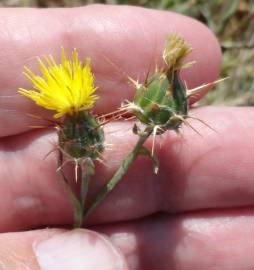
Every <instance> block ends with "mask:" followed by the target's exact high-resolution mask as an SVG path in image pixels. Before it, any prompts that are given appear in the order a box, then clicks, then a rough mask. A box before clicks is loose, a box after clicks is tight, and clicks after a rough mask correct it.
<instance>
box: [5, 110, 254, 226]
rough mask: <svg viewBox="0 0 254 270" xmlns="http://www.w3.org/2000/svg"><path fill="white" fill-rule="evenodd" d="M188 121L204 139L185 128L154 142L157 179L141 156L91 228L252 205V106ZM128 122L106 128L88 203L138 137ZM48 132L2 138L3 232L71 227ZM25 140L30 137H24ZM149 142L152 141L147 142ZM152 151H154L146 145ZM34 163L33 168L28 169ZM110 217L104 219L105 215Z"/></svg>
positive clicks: (208, 112) (203, 114)
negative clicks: (101, 161) (102, 154)
mask: <svg viewBox="0 0 254 270" xmlns="http://www.w3.org/2000/svg"><path fill="white" fill-rule="evenodd" d="M195 115H196V116H197V117H200V118H202V119H203V120H204V121H206V122H207V123H208V124H210V125H211V126H212V127H213V128H214V129H216V131H217V133H216V132H214V131H212V130H210V129H209V128H207V127H205V126H203V125H202V124H201V123H199V122H194V121H193V122H192V123H191V124H192V125H193V126H194V127H195V128H196V129H197V130H198V131H199V132H200V133H201V134H202V136H203V137H200V136H199V135H197V134H196V133H195V132H194V131H192V130H191V129H190V128H186V127H184V128H183V130H182V133H183V136H182V137H179V136H176V135H174V133H172V132H168V133H167V134H165V136H164V138H162V139H161V144H162V145H161V149H160V148H159V144H160V141H159V140H160V139H156V148H155V153H156V154H158V157H159V160H160V170H159V174H158V175H155V174H153V172H152V163H151V161H150V160H149V159H148V158H146V157H140V158H139V159H138V160H137V161H136V162H135V163H134V164H133V166H132V167H131V169H130V171H129V172H128V173H127V175H126V176H125V177H124V179H123V180H121V182H120V183H119V185H118V186H117V187H116V188H115V189H114V190H113V191H112V193H111V194H110V195H109V196H108V197H107V198H106V200H105V201H104V202H103V203H102V204H101V205H100V206H99V207H98V208H97V209H96V210H95V211H94V213H93V214H92V215H91V217H90V221H89V223H90V224H95V223H96V224H99V223H103V222H114V221H124V220H128V219H133V218H140V217H144V216H146V215H150V214H152V213H155V212H161V211H164V212H186V211H193V210H198V209H207V208H225V207H237V206H250V205H253V203H254V182H253V175H254V171H253V159H254V157H253V155H254V151H253V149H252V148H253V147H252V144H251V143H250V142H252V141H253V134H254V123H253V121H252V119H253V116H254V111H253V109H252V108H223V107H218V108H204V109H199V110H195ZM131 126H132V125H131V123H127V122H124V123H119V124H117V123H115V124H112V125H111V126H110V127H108V129H107V131H108V132H107V143H112V144H113V146H112V150H110V151H106V152H105V161H106V166H105V165H99V164H96V175H95V177H94V178H93V180H92V182H91V185H90V189H89V200H90V202H91V200H92V199H93V197H94V195H95V194H96V192H98V191H99V190H100V188H101V187H102V186H103V185H104V184H105V182H106V181H108V180H109V179H110V178H111V177H112V175H113V173H114V172H115V171H116V169H117V168H118V166H119V165H120V162H121V160H122V158H123V157H124V156H125V155H126V154H127V153H128V152H129V151H131V149H132V147H133V145H134V143H135V141H136V139H137V138H136V137H135V136H134V135H133V134H132V132H131ZM54 138H55V134H52V133H50V132H48V133H46V132H44V133H41V132H39V131H38V132H30V133H27V135H26V136H14V137H13V138H12V140H10V139H9V140H7V139H5V140H2V141H1V149H2V151H1V154H0V159H1V160H0V163H1V164H5V167H4V166H1V168H0V179H1V183H0V184H1V190H0V198H1V201H0V215H1V217H2V218H1V220H0V230H1V231H6V230H22V229H24V228H31V227H33V228H34V227H37V226H41V225H49V224H72V222H73V221H72V212H71V204H70V203H69V200H68V196H67V193H66V192H65V190H64V187H63V184H62V181H61V180H60V179H59V177H58V176H57V173H56V167H57V165H56V163H57V162H56V155H54V154H51V155H50V156H49V157H48V158H47V159H46V160H43V158H44V157H45V155H46V154H47V153H48V152H49V151H50V150H52V149H53V148H54V146H53V145H52V140H53V139H54ZM24 139H25V140H24ZM150 144H151V141H150ZM148 147H149V146H148ZM27 164H29V166H28V165H27ZM105 213H106V214H105Z"/></svg>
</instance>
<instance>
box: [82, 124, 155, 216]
mask: <svg viewBox="0 0 254 270" xmlns="http://www.w3.org/2000/svg"><path fill="white" fill-rule="evenodd" d="M152 131H153V128H152V127H147V128H146V129H145V131H144V132H142V133H140V134H139V139H138V141H137V143H136V145H135V147H134V149H133V150H132V152H130V153H129V154H128V155H127V156H126V158H125V159H124V160H123V162H122V164H121V165H120V167H119V168H118V170H117V171H116V173H115V174H114V175H113V177H112V178H111V179H110V181H109V182H108V183H107V184H106V185H105V186H104V187H103V188H102V189H101V190H100V191H99V193H98V194H97V196H96V197H95V199H94V202H93V203H92V205H91V206H90V207H89V208H87V209H86V210H85V212H84V219H85V218H87V216H88V215H89V214H90V213H91V212H92V211H93V210H94V209H95V208H96V207H97V206H98V205H99V204H100V203H101V202H102V201H103V200H104V199H105V197H106V196H107V195H108V194H109V193H110V192H111V191H112V190H113V188H114V187H115V186H116V185H117V184H118V182H119V181H120V180H121V178H122V177H123V176H124V174H125V173H126V172H127V170H128V169H129V167H130V165H131V164H132V163H133V162H134V161H135V159H136V158H137V157H138V155H139V154H140V152H141V149H142V148H143V145H144V143H145V141H146V140H147V139H148V137H149V136H150V135H151V133H152Z"/></svg>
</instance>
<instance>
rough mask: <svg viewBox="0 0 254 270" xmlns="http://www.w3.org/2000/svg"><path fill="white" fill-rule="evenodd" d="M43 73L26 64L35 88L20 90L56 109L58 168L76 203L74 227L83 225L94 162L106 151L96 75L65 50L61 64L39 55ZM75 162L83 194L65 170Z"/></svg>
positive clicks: (42, 103) (49, 107)
mask: <svg viewBox="0 0 254 270" xmlns="http://www.w3.org/2000/svg"><path fill="white" fill-rule="evenodd" d="M38 62H39V67H40V71H41V75H35V74H34V73H33V72H32V71H31V70H30V69H28V68H27V67H25V72H24V75H25V76H26V77H27V78H28V79H29V80H30V81H31V82H32V83H33V89H23V88H20V89H19V93H20V94H21V95H23V96H26V97H28V98H30V99H32V100H33V101H34V102H35V103H36V104H37V105H39V106H41V107H43V108H45V109H48V110H53V111H55V114H54V118H55V119H58V121H55V127H56V129H57V133H58V145H57V149H58V151H59V157H58V171H60V172H61V175H62V177H63V179H64V182H65V184H66V185H65V187H66V189H67V191H68V193H69V196H70V199H71V201H72V203H73V206H74V223H75V224H74V226H75V227H81V225H82V223H83V213H84V207H85V200H86V195H87V190H88V184H89V180H90V177H91V176H92V175H93V174H94V161H95V160H98V159H100V156H101V154H102V152H103V150H104V132H103V129H102V127H101V124H100V123H99V122H98V120H97V118H96V117H95V116H94V115H93V114H92V112H91V109H92V107H93V106H94V103H95V101H96V100H97V99H98V96H97V95H95V92H96V89H97V88H96V87H95V86H94V76H93V74H92V72H91V67H90V60H89V59H87V60H86V64H85V65H83V64H82V62H81V61H80V60H79V58H78V52H77V50H74V51H73V52H72V58H71V59H68V58H67V57H66V54H65V52H64V49H62V52H61V63H60V64H56V62H55V60H54V59H53V57H52V56H44V58H43V59H41V58H38ZM68 161H70V162H72V163H74V167H75V181H76V183H78V184H79V185H80V194H76V193H75V192H74V191H73V190H72V188H71V180H70V179H68V178H67V177H66V175H65V173H64V164H65V163H66V162H68Z"/></svg>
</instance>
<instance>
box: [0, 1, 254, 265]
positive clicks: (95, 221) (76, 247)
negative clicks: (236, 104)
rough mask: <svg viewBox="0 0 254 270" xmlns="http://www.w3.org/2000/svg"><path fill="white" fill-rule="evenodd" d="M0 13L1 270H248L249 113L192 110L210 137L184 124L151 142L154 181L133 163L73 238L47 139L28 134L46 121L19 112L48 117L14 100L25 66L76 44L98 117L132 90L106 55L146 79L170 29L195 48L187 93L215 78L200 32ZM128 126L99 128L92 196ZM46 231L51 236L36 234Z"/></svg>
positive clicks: (105, 11)
mask: <svg viewBox="0 0 254 270" xmlns="http://www.w3.org/2000/svg"><path fill="white" fill-rule="evenodd" d="M0 13H1V18H2V25H3V27H2V28H3V29H4V30H3V31H2V32H1V33H0V40H1V44H2V46H1V47H2V50H1V54H0V59H1V66H0V85H1V95H0V110H1V114H0V123H1V126H0V135H1V141H0V147H1V152H0V157H1V160H0V162H1V168H0V181H1V189H0V198H1V207H0V215H1V220H0V230H1V232H2V234H0V266H1V268H2V269H14V270H15V269H33V270H34V269H43V270H44V269H46V270H48V269H50V270H51V269H54V270H58V269H61V270H65V269H75V270H76V269H77V270H78V269H112V270H114V269H129V270H132V269H135V270H136V269H137V270H143V269H145V270H153V269H195V270H196V269H197V270H198V269H223V270H227V269H230V270H234V269H243V270H245V269H252V268H253V266H254V260H253V259H252V246H253V244H252V243H253V239H252V238H251V236H252V233H253V231H254V219H253V217H252V209H251V207H250V206H251V205H252V204H253V202H254V196H253V195H254V183H253V181H252V180H253V175H254V170H253V156H254V151H253V150H252V148H253V147H252V144H251V142H252V141H253V131H254V123H253V120H252V119H253V116H254V113H253V109H251V108H224V107H217V108H216V107H209V108H202V109H196V110H194V114H195V115H196V116H197V117H199V118H201V119H203V120H204V121H206V122H207V123H208V124H209V125H211V126H212V127H213V128H214V129H216V130H217V133H215V132H213V131H211V130H209V129H208V128H206V127H204V126H202V124H200V123H198V122H195V121H192V125H193V126H195V128H197V129H198V131H199V132H200V133H201V134H202V135H203V138H200V137H199V136H198V135H197V134H195V133H194V132H193V131H192V130H190V129H189V128H186V127H184V128H183V131H182V133H183V136H181V137H179V136H176V135H175V134H173V133H172V132H168V133H167V135H165V136H164V137H163V138H162V139H158V141H157V143H156V145H157V147H156V153H157V154H158V155H159V159H160V172H159V175H154V174H153V173H152V168H151V167H152V166H151V162H150V161H149V160H148V159H146V158H139V159H138V160H137V162H136V163H135V164H134V165H133V166H132V168H131V170H130V171H129V172H128V174H127V175H126V177H125V178H124V179H123V180H122V181H121V183H120V184H119V185H118V186H117V188H116V189H115V190H114V191H113V192H112V193H111V194H110V195H109V197H108V198H107V199H106V200H105V201H104V202H103V204H102V205H100V206H99V207H98V209H96V210H95V212H94V213H93V214H92V215H91V218H90V219H89V220H88V225H89V230H87V229H82V230H81V229H80V230H74V231H73V230H72V231H70V230H65V229H62V228H63V227H68V226H69V225H70V224H72V209H71V204H70V203H69V199H68V196H67V194H66V193H65V191H64V187H63V185H62V183H61V181H60V180H59V177H58V176H57V173H56V166H57V163H56V157H55V156H54V155H53V154H52V155H50V156H49V157H48V158H47V159H46V160H43V158H44V157H45V155H46V154H47V153H48V152H50V151H51V150H52V148H53V145H52V141H54V140H55V139H56V136H55V133H54V132H53V131H52V129H46V128H44V129H32V128H31V126H35V125H42V124H43V125H45V122H41V121H39V120H38V119H33V118H31V117H29V116H28V115H27V114H28V113H30V114H36V115H41V114H42V115H44V116H47V113H46V112H45V111H43V110H41V109H40V108H38V107H37V106H35V105H34V104H32V102H30V101H29V100H28V99H25V98H23V97H21V96H20V95H18V94H17V89H18V87H21V86H22V87H25V88H26V87H29V82H27V81H26V80H25V79H24V78H23V76H22V74H21V70H22V67H23V65H27V66H29V67H30V68H31V69H33V70H34V69H35V66H36V65H37V63H36V61H35V57H36V56H40V55H42V54H48V53H51V54H52V55H54V56H57V55H59V48H60V46H61V45H63V46H64V48H65V49H66V51H68V50H69V51H70V50H71V49H72V48H73V47H76V48H77V49H78V51H79V53H80V55H81V56H82V57H83V58H85V57H86V56H90V57H91V59H92V64H93V71H94V72H95V76H96V83H97V85H98V86H99V88H100V92H98V94H99V95H100V96H101V98H100V100H99V102H98V104H97V107H96V112H97V113H98V114H103V113H106V112H109V111H112V110H113V109H114V108H116V107H117V106H119V104H120V102H121V101H122V100H123V99H126V98H129V97H131V95H132V94H133V89H131V88H130V87H128V84H127V81H128V80H127V78H126V77H125V76H124V75H123V74H122V72H121V71H120V70H117V69H116V67H114V66H111V65H109V63H108V62H107V61H105V59H104V58H103V55H105V56H106V57H107V58H109V59H110V60H111V61H112V62H113V63H115V64H116V66H119V67H120V68H121V69H122V70H124V71H126V72H127V73H128V74H129V75H130V76H132V77H133V78H136V77H137V76H139V75H140V76H141V77H142V76H143V77H144V74H145V73H146V72H147V70H148V68H149V65H150V64H151V63H152V64H153V61H155V60H156V58H157V59H160V55H161V51H162V48H163V43H164V39H165V35H166V34H168V33H170V32H177V33H179V34H181V35H183V36H184V37H185V38H186V39H187V41H188V42H190V43H191V44H192V46H193V48H194V51H193V53H192V54H191V55H190V58H191V59H195V60H196V61H197V64H196V65H195V66H193V67H192V68H191V69H189V70H185V71H184V72H183V76H184V79H185V80H186V81H187V84H188V86H189V88H191V87H195V86H198V85H200V84H202V83H207V82H211V81H214V80H215V79H216V78H217V76H218V71H219V64H220V50H219V47H218V44H217V42H216V40H215V39H214V37H213V35H212V34H211V33H210V32H209V30H208V29H206V28H205V27H204V26H203V25H201V24H200V23H198V22H196V21H194V20H192V19H190V18H186V17H184V16H181V15H178V14H174V13H169V12H161V11H154V10H147V9H139V8H134V7H113V6H88V7H85V8H76V9H51V10H37V9H2V10H1V11H0ZM131 126H132V123H130V122H125V121H123V122H115V123H112V124H110V125H108V126H107V127H106V130H107V142H108V143H112V144H113V146H112V148H113V149H112V151H107V152H106V153H105V160H106V163H107V166H104V165H100V166H98V169H97V174H96V176H95V177H94V179H93V182H92V183H91V189H90V194H89V197H90V199H91V198H92V197H93V195H94V194H95V193H96V192H97V191H98V190H99V189H100V187H101V186H103V184H104V183H105V181H107V180H108V179H109V178H110V176H111V175H112V173H113V172H114V171H115V170H116V168H117V167H118V166H119V164H120V162H121V159H122V158H123V157H124V156H125V154H126V153H127V152H128V151H129V149H131V146H132V145H133V144H134V142H135V140H136V138H135V136H134V135H133V134H132V133H131ZM159 143H161V148H160V147H159V146H158V145H159ZM46 226H51V227H59V229H40V228H45V227H46ZM32 229H33V230H32ZM28 230H30V231H28ZM17 231H19V232H17ZM105 235H107V236H105Z"/></svg>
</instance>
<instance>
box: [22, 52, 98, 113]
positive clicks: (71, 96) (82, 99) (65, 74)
mask: <svg viewBox="0 0 254 270" xmlns="http://www.w3.org/2000/svg"><path fill="white" fill-rule="evenodd" d="M43 60H44V61H43ZM43 60H42V59H41V58H38V62H39V66H40V71H41V73H42V76H38V75H35V74H34V73H33V72H32V71H31V70H30V69H29V68H27V67H25V70H26V72H24V75H25V76H26V77H27V78H28V79H29V80H30V81H31V82H32V83H33V87H34V89H32V90H31V89H29V90H27V89H23V88H20V89H19V93H20V94H21V95H23V96H26V97H28V98H30V99H32V100H33V101H35V103H36V104H37V105H39V106H41V107H43V108H45V109H48V110H53V111H56V112H57V113H56V114H55V115H54V117H55V118H59V117H61V116H63V115H65V114H68V115H73V114H75V113H77V112H79V111H83V110H88V109H90V108H92V107H93V105H94V102H95V101H96V100H97V98H98V97H97V96H96V95H94V93H95V91H96V87H94V77H93V74H92V72H91V67H90V60H89V59H87V60H86V64H85V65H83V64H82V62H81V61H80V60H79V58H78V52H77V50H76V49H74V50H73V52H72V57H71V59H67V57H66V55H65V52H64V49H63V48H62V52H61V64H56V62H55V60H54V58H53V57H52V56H51V55H50V56H44V58H43Z"/></svg>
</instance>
